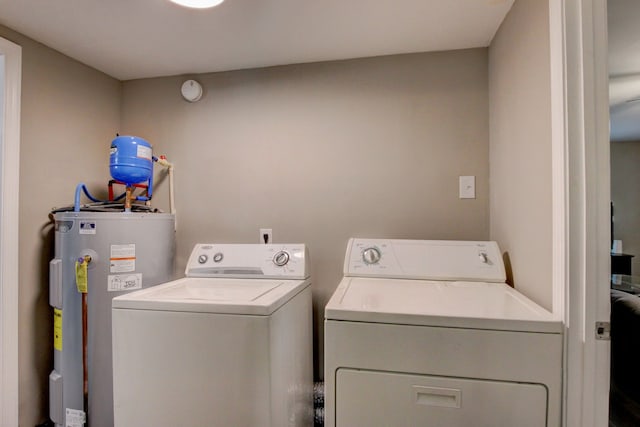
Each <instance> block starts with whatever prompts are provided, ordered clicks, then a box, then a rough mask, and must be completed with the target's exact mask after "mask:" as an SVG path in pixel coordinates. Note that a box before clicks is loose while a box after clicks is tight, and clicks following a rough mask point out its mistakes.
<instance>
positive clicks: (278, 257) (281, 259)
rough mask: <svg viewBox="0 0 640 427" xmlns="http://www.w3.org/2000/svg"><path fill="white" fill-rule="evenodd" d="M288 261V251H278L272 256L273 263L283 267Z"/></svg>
mask: <svg viewBox="0 0 640 427" xmlns="http://www.w3.org/2000/svg"><path fill="white" fill-rule="evenodd" d="M288 262H289V253H288V252H287V251H280V252H278V253H276V254H275V255H274V256H273V263H274V264H275V265H277V266H278V267H283V266H285V265H286V264H287V263H288Z"/></svg>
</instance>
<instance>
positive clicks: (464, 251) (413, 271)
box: [344, 238, 506, 282]
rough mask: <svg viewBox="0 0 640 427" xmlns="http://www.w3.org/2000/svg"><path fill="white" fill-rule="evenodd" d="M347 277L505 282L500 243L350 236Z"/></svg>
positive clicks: (345, 269)
mask: <svg viewBox="0 0 640 427" xmlns="http://www.w3.org/2000/svg"><path fill="white" fill-rule="evenodd" d="M344 274H345V276H360V277H387V278H389V277H392V278H403V279H424V280H451V281H478V282H505V281H506V274H505V269H504V263H503V261H502V254H501V252H500V248H498V245H497V243H496V242H490V241H458V240H393V239H357V238H354V239H350V240H349V244H348V245H347V254H346V257H345V261H344Z"/></svg>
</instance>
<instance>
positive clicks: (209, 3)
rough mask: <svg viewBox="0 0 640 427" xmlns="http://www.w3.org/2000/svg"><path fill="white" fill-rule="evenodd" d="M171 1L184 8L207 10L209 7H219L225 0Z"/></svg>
mask: <svg viewBox="0 0 640 427" xmlns="http://www.w3.org/2000/svg"><path fill="white" fill-rule="evenodd" d="M169 1H171V2H172V3H175V4H179V5H180V6H184V7H191V8H194V9H206V8H208V7H214V6H217V5H219V4H220V3H222V2H223V1H224V0H169Z"/></svg>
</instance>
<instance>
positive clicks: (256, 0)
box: [0, 0, 513, 80]
mask: <svg viewBox="0 0 640 427" xmlns="http://www.w3.org/2000/svg"><path fill="white" fill-rule="evenodd" d="M512 4H513V0H226V1H225V2H224V3H223V4H222V5H220V6H218V7H215V8H213V9H208V10H193V9H185V8H182V7H180V6H177V5H175V4H173V3H170V2H169V1H168V0H0V24H2V25H5V26H7V27H9V28H12V29H14V30H16V31H18V32H20V33H22V34H24V35H26V36H29V37H31V38H33V39H35V40H37V41H40V42H42V43H43V44H45V45H47V46H49V47H52V48H53V49H56V50H58V51H60V52H62V53H65V54H67V55H68V56H70V57H72V58H75V59H77V60H79V61H81V62H83V63H85V64H87V65H90V66H92V67H94V68H96V69H98V70H101V71H103V72H105V73H107V74H109V75H111V76H113V77H115V78H118V79H121V80H129V79H139V78H146V77H157V76H166V75H179V74H192V73H203V72H212V71H223V70H235V69H242V68H255V67H264V66H271V65H282V64H292V63H303V62H315V61H326V60H335V59H345V58H359V57H368V56H378V55H389V54H397V53H410V52H426V51H437V50H452V49H463V48H473V47H485V46H488V45H489V43H490V42H491V39H492V38H493V36H494V34H495V32H496V30H497V28H498V27H499V25H500V23H501V22H502V20H503V19H504V17H505V15H506V14H507V12H508V11H509V9H510V8H511V5H512Z"/></svg>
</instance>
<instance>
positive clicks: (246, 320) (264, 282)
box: [112, 244, 313, 427]
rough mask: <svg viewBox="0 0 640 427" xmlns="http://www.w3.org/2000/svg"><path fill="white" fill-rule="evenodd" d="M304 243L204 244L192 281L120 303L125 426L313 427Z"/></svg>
mask: <svg viewBox="0 0 640 427" xmlns="http://www.w3.org/2000/svg"><path fill="white" fill-rule="evenodd" d="M308 272H309V268H308V253H307V250H306V247H305V246H304V245H302V244H285V245H277V244H269V245H258V244H256V245H240V244H237V245H231V244H219V245H218V244H198V245H196V246H195V248H194V249H193V251H192V253H191V256H190V258H189V261H188V263H187V267H186V276H187V277H185V278H183V279H179V280H175V281H172V282H168V283H165V284H162V285H158V286H155V287H152V288H148V289H144V290H142V291H138V292H133V293H130V294H127V295H123V296H122V297H118V298H115V299H114V300H113V305H112V307H113V308H112V312H113V313H112V314H113V371H114V419H115V426H116V427H129V426H131V427H133V426H135V427H139V426H220V427H228V426H266V427H281V426H310V425H312V423H313V400H312V393H313V355H312V310H311V286H310V285H311V282H310V279H309V274H308Z"/></svg>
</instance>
